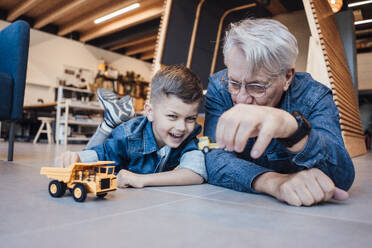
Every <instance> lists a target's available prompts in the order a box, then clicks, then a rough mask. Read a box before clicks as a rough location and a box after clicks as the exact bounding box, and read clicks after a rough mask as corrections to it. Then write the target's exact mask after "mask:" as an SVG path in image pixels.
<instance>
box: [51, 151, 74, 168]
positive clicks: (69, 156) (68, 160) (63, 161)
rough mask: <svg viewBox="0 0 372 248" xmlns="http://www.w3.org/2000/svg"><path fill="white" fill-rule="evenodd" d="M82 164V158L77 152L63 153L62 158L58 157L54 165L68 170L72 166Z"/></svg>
mask: <svg viewBox="0 0 372 248" xmlns="http://www.w3.org/2000/svg"><path fill="white" fill-rule="evenodd" d="M77 162H80V157H79V155H78V153H77V152H70V151H67V152H63V153H62V154H61V155H60V156H58V157H56V159H55V161H54V165H55V166H56V167H63V168H67V167H69V165H70V164H73V163H77Z"/></svg>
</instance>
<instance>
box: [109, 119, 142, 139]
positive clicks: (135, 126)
mask: <svg viewBox="0 0 372 248" xmlns="http://www.w3.org/2000/svg"><path fill="white" fill-rule="evenodd" d="M148 122H149V121H148V119H147V117H146V116H138V117H134V118H132V119H130V120H128V121H126V122H124V123H122V124H120V125H119V126H117V127H116V128H115V129H114V132H113V135H115V133H117V132H119V133H120V134H121V135H124V136H126V137H129V136H133V135H135V136H137V135H139V134H142V133H143V131H144V129H145V128H146V124H147V123H148Z"/></svg>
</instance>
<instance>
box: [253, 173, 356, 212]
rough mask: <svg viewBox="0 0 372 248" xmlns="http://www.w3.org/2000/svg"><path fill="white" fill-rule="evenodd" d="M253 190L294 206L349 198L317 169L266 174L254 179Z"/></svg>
mask: <svg viewBox="0 0 372 248" xmlns="http://www.w3.org/2000/svg"><path fill="white" fill-rule="evenodd" d="M253 188H254V189H255V190H257V191H259V192H262V193H266V194H269V195H272V196H274V197H275V198H277V199H278V200H280V201H284V202H286V203H288V204H289V205H294V206H302V205H304V206H311V205H314V204H317V203H319V202H324V201H328V200H329V199H331V198H334V199H336V200H346V199H347V198H348V197H349V194H348V193H347V192H346V191H344V190H342V189H339V188H337V187H335V185H334V183H333V182H332V180H331V179H330V178H329V177H328V176H327V175H326V174H324V173H323V172H322V171H321V170H319V169H317V168H312V169H309V170H303V171H300V172H297V173H294V174H279V173H276V172H267V173H264V174H262V175H261V176H259V177H257V178H256V180H255V181H254V182H253Z"/></svg>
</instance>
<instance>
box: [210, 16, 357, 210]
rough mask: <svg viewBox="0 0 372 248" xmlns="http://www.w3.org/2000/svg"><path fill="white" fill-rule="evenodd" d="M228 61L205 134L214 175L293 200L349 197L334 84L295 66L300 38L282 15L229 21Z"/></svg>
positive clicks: (349, 167)
mask: <svg viewBox="0 0 372 248" xmlns="http://www.w3.org/2000/svg"><path fill="white" fill-rule="evenodd" d="M223 53H224V61H225V65H226V67H227V69H225V70H222V71H220V72H217V73H215V74H214V75H212V76H211V77H210V83H209V86H208V92H207V95H206V106H205V109H206V120H205V129H204V130H205V131H204V132H205V135H207V136H210V137H211V138H212V140H214V141H217V143H218V144H219V145H220V147H221V148H225V149H217V150H212V151H211V152H209V153H208V154H207V155H206V165H207V170H208V177H209V182H210V183H212V184H215V185H219V186H223V187H227V188H231V189H234V190H238V191H244V192H256V193H257V192H259V193H264V194H268V195H271V196H274V197H275V198H277V199H278V200H281V201H284V202H286V203H288V204H290V205H295V206H301V205H306V206H310V205H313V204H316V203H319V202H322V201H327V200H329V199H330V198H332V197H333V198H335V199H338V200H344V199H347V198H348V193H347V192H346V191H345V190H348V189H349V188H350V186H351V184H352V183H353V180H354V167H353V164H352V161H351V159H350V157H349V155H348V153H347V151H346V149H345V146H344V143H343V139H342V136H341V130H340V125H339V114H338V110H337V108H336V106H335V104H334V102H333V99H332V92H331V90H330V89H329V88H327V87H326V86H324V85H322V84H320V83H318V82H316V81H315V80H314V79H313V78H312V77H311V76H310V75H309V74H307V73H298V72H296V73H295V70H294V65H295V61H296V57H297V55H298V47H297V41H296V39H295V37H294V36H293V35H292V34H291V33H290V32H289V31H288V29H287V28H286V27H285V26H284V25H282V24H281V23H279V22H277V21H275V20H268V19H256V20H255V19H246V20H243V21H240V22H238V23H233V24H231V25H230V27H229V29H228V30H227V32H226V37H225V43H224V49H223Z"/></svg>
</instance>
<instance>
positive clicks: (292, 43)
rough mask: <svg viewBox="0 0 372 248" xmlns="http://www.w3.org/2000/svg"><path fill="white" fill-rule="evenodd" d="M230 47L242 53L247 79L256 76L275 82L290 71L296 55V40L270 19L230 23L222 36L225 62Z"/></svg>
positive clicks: (282, 26) (280, 25)
mask: <svg viewBox="0 0 372 248" xmlns="http://www.w3.org/2000/svg"><path fill="white" fill-rule="evenodd" d="M233 47H236V48H239V49H241V50H242V51H243V52H244V53H245V57H246V61H247V63H248V65H249V68H247V76H253V75H255V74H257V73H259V72H262V73H264V74H265V75H267V76H269V77H271V78H276V77H279V76H282V75H285V73H286V71H287V70H288V69H289V68H293V67H294V65H295V63H296V58H297V55H298V46H297V40H296V38H295V37H294V36H293V35H292V34H291V33H290V32H289V31H288V29H287V27H286V26H284V25H283V24H281V23H280V22H278V21H275V20H272V19H245V20H242V21H239V22H236V23H231V24H230V26H229V28H228V29H227V31H226V34H225V42H224V47H223V54H224V59H225V60H224V61H225V65H226V66H227V57H228V55H229V53H230V51H231V49H232V48H233Z"/></svg>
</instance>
